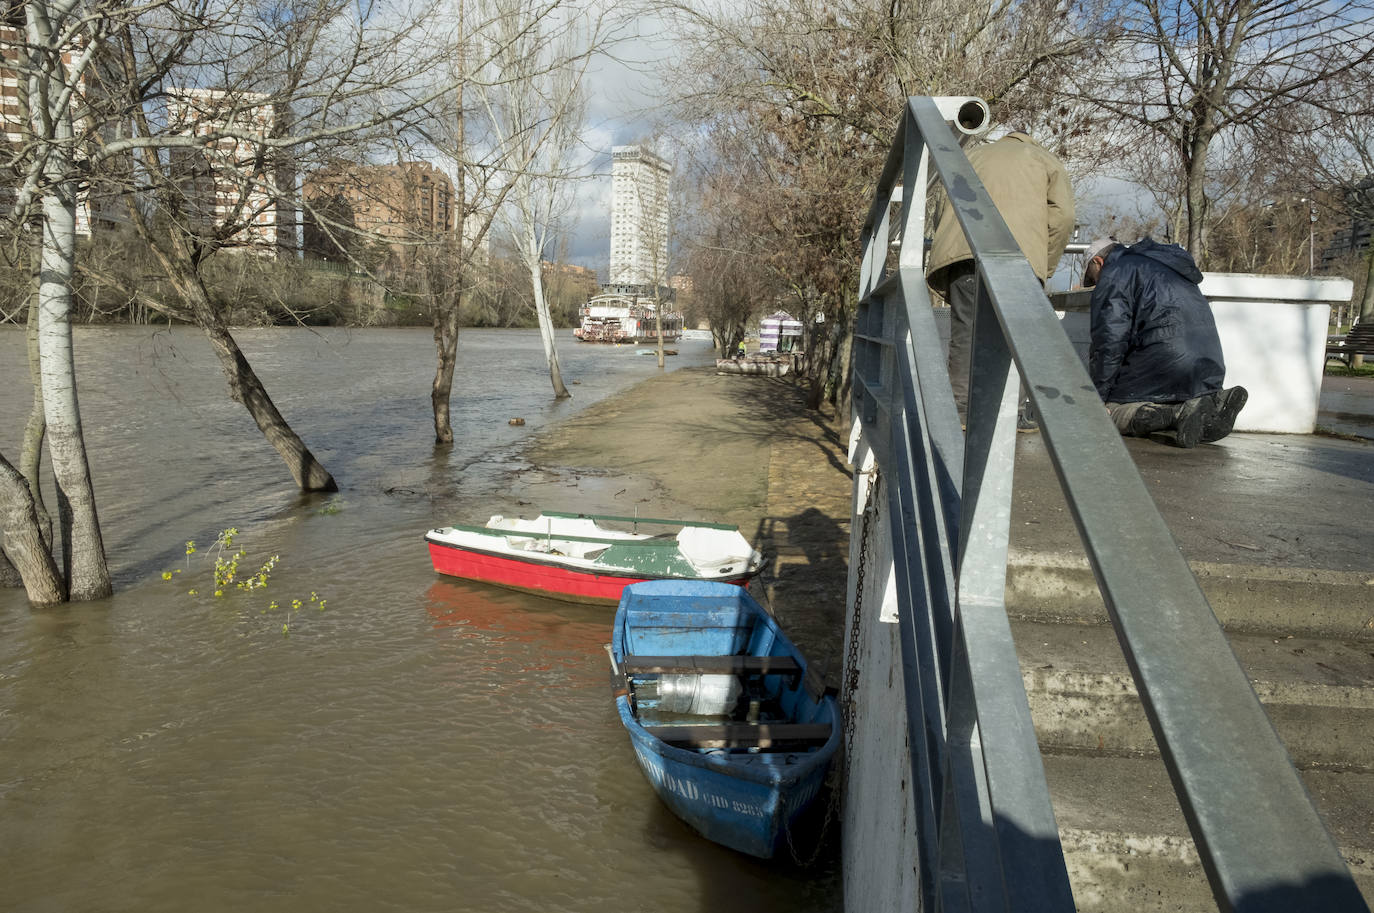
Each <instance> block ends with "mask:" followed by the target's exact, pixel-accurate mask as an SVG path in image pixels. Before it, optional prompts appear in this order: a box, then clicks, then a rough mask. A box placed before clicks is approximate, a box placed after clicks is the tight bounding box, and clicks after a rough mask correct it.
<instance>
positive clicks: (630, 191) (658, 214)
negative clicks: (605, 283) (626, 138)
mask: <svg viewBox="0 0 1374 913" xmlns="http://www.w3.org/2000/svg"><path fill="white" fill-rule="evenodd" d="M672 170H673V169H672V166H671V165H669V164H668V162H667V161H666V160H665V159H663V158H661V157H659V156H657V155H655V154H654V153H652V152H650V151H649V150H648V149H645V148H643V147H642V146H616V147H614V148H613V149H612V150H611V262H610V275H609V284H610V285H654V284H656V283H658V284H661V283H662V282H663V281H664V280H665V278H666V275H667V271H668V227H669V222H668V216H669V212H668V188H669V179H670V177H671V176H672Z"/></svg>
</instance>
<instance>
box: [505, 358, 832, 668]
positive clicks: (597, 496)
mask: <svg viewBox="0 0 1374 913" xmlns="http://www.w3.org/2000/svg"><path fill="white" fill-rule="evenodd" d="M846 443H847V442H846V441H844V440H843V439H842V438H841V436H840V431H839V428H838V426H837V424H836V422H835V421H834V419H833V416H830V415H823V414H820V413H817V412H814V411H811V410H808V409H807V408H806V403H805V393H804V391H803V390H802V389H801V388H799V387H797V386H796V385H794V384H793V383H792V382H791V380H790V379H786V378H770V377H745V376H738V375H728V376H727V375H719V374H716V373H715V370H714V368H689V369H683V370H679V371H675V372H673V373H671V374H663V375H659V376H656V377H652V378H650V379H648V380H646V381H643V382H642V383H640V384H637V385H636V386H634V387H632V388H631V389H630V390H628V391H626V392H624V393H621V394H617V395H615V396H613V397H611V398H609V399H607V400H605V401H603V402H601V403H598V404H597V405H595V406H592V407H591V408H589V409H587V410H586V411H584V412H582V413H580V414H579V415H577V416H576V417H574V418H571V419H569V420H567V421H565V422H562V423H560V424H558V425H557V426H555V427H553V428H551V429H549V430H548V431H545V432H543V433H541V434H540V435H538V436H537V437H536V438H535V439H534V441H533V442H532V443H531V445H530V447H529V449H528V450H527V454H526V455H527V458H528V460H529V462H530V463H531V464H532V465H533V467H535V468H531V469H529V470H527V471H525V472H523V473H522V474H521V478H520V483H521V484H520V487H519V489H518V492H519V497H520V503H521V506H526V505H528V506H530V507H539V506H542V505H546V504H554V503H557V504H561V505H570V504H576V505H577V507H578V508H579V509H582V510H586V511H588V512H591V513H604V514H613V515H619V516H633V515H638V516H652V517H673V518H680V519H693V520H710V521H713V522H723V523H734V524H737V525H738V526H739V527H740V529H741V530H742V531H743V532H744V534H745V536H746V537H748V538H750V539H752V540H753V542H754V545H755V547H757V548H759V549H760V550H761V551H762V552H763V553H764V555H765V559H766V560H765V563H764V570H763V572H762V573H761V574H760V576H759V578H758V580H756V581H755V583H754V584H753V585H752V586H751V587H750V591H751V592H752V593H753V594H754V595H755V596H756V597H758V598H759V599H760V601H762V602H763V603H764V604H765V605H767V606H768V607H769V609H770V610H771V611H772V612H773V613H774V615H775V616H777V618H778V619H779V621H781V622H782V624H783V626H784V628H785V629H786V630H787V631H788V633H789V635H790V636H791V637H792V638H793V639H794V640H796V642H797V644H798V645H799V646H800V647H801V648H802V650H803V651H804V652H805V653H806V654H807V656H808V657H809V658H810V659H811V660H812V661H813V662H814V663H816V664H817V666H818V667H820V668H821V669H822V671H824V672H826V673H827V674H828V675H829V677H830V679H831V681H832V682H837V681H838V677H839V674H840V668H841V666H842V665H843V657H842V655H841V651H842V644H843V636H842V624H843V618H844V603H845V587H846V579H847V574H848V555H849V516H850V497H851V488H850V486H851V484H852V477H851V475H850V471H849V464H848V462H847V460H846V458H845V446H846Z"/></svg>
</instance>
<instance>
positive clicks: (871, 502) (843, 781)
mask: <svg viewBox="0 0 1374 913" xmlns="http://www.w3.org/2000/svg"><path fill="white" fill-rule="evenodd" d="M870 479H871V481H870V482H869V486H868V497H867V498H866V499H865V500H864V510H863V519H862V521H861V524H860V532H859V568H858V572H857V574H856V575H855V586H854V612H853V614H852V615H851V617H850V621H849V644H848V647H847V649H846V657H845V667H844V683H843V689H842V691H841V693H840V715H841V725H842V727H843V730H842V732H843V736H844V763H843V765H842V766H841V768H840V773H839V776H838V777H837V778H836V780H837V781H838V782H832V783H831V785H830V799H829V801H828V802H827V803H826V807H825V820H824V821H823V822H822V823H821V828H820V833H818V834H817V835H816V845H815V847H814V848H813V849H812V851H811V853H810V855H809V856H808V857H807V858H806V859H802V857H801V854H800V853H798V852H797V847H796V845H795V844H794V843H793V842H792V828H791V827H789V826H788V824H787V822H786V820H784V821H783V830H784V832H785V833H786V835H787V849H788V851H789V852H790V853H791V854H792V861H793V862H795V863H797V865H799V866H802V867H803V868H809V867H810V866H811V864H812V863H814V862H815V861H816V857H817V856H819V855H820V852H821V848H822V847H823V846H824V845H825V835H826V834H827V833H829V832H830V826H831V824H832V823H833V822H834V820H835V815H836V814H837V813H838V811H839V806H840V799H841V797H842V796H843V794H844V791H845V789H846V788H847V787H848V785H849V763H850V762H849V759H850V758H851V757H852V756H853V753H854V716H855V713H854V707H855V701H856V698H855V695H856V694H857V693H858V688H859V635H860V633H861V631H862V622H863V606H864V577H865V574H866V572H867V570H868V555H869V543H870V541H871V539H872V536H871V533H872V531H873V521H874V520H876V519H877V515H878V509H879V508H878V504H877V497H878V494H877V493H878V483H879V481H880V479H879V477H878V468H877V467H876V466H875V467H874V468H873V469H872V470H871V471H870Z"/></svg>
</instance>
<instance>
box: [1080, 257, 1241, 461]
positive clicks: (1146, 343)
mask: <svg viewBox="0 0 1374 913" xmlns="http://www.w3.org/2000/svg"><path fill="white" fill-rule="evenodd" d="M1201 281H1202V273H1201V271H1199V270H1198V268H1197V264H1196V263H1194V262H1193V258H1192V257H1191V256H1189V255H1188V252H1187V251H1186V250H1184V249H1183V248H1182V247H1179V246H1178V245H1177V244H1156V243H1155V242H1154V241H1151V240H1150V239H1149V238H1145V239H1144V240H1141V241H1138V242H1136V243H1135V244H1132V245H1130V246H1129V247H1127V246H1124V245H1122V244H1118V243H1116V242H1115V241H1112V240H1110V239H1102V240H1098V241H1094V242H1093V243H1092V244H1091V245H1090V246H1089V248H1088V266H1087V269H1086V271H1085V272H1084V275H1083V284H1084V286H1088V287H1091V288H1092V289H1093V296H1092V348H1091V349H1090V350H1089V353H1088V373H1089V374H1090V375H1091V376H1092V380H1093V383H1094V384H1095V385H1096V386H1097V392H1098V395H1100V396H1101V397H1102V401H1103V402H1104V403H1106V404H1107V411H1108V412H1109V413H1111V416H1112V421H1113V422H1115V423H1116V427H1117V430H1118V431H1120V432H1121V433H1122V434H1125V435H1136V436H1141V437H1144V436H1147V435H1150V434H1155V433H1157V432H1172V433H1173V436H1174V441H1175V443H1177V444H1178V446H1180V447H1195V446H1197V445H1198V444H1199V443H1207V442H1209V441H1219V440H1221V439H1222V438H1224V437H1226V435H1228V434H1230V433H1231V428H1232V426H1234V425H1235V422H1236V416H1237V415H1238V414H1239V413H1240V410H1241V409H1242V407H1244V406H1245V400H1246V399H1247V398H1248V396H1249V394H1248V393H1247V392H1246V390H1245V388H1244V387H1231V388H1229V389H1222V386H1221V383H1222V380H1223V378H1225V376H1226V365H1225V363H1224V362H1223V360H1222V355H1221V340H1220V339H1219V338H1218V337H1217V325H1216V321H1215V320H1214V319H1213V318H1212V308H1211V306H1210V305H1209V304H1208V303H1207V299H1206V298H1204V297H1203V296H1202V292H1201V291H1199V290H1198V283H1200V282H1201Z"/></svg>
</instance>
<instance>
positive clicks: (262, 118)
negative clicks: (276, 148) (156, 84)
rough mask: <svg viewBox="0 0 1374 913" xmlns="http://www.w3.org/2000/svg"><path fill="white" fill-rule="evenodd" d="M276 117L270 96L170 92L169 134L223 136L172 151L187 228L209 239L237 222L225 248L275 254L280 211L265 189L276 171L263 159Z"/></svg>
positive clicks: (191, 91) (241, 93)
mask: <svg viewBox="0 0 1374 913" xmlns="http://www.w3.org/2000/svg"><path fill="white" fill-rule="evenodd" d="M273 113H274V107H273V105H272V104H271V103H270V102H268V101H267V96H266V95H263V94H261V93H258V92H225V91H222V90H220V89H171V90H169V92H168V99H167V122H168V127H169V132H171V133H173V134H176V135H181V136H206V137H209V136H215V135H216V134H227V135H220V136H218V137H216V138H215V139H213V140H211V141H209V144H208V145H205V146H202V147H198V148H190V149H173V150H172V151H171V154H170V158H171V163H172V168H173V173H174V175H175V176H176V178H177V181H178V182H179V184H180V186H181V187H182V201H183V205H184V206H185V209H186V218H187V222H188V223H189V224H190V226H191V227H192V228H194V229H196V230H198V231H202V232H206V233H211V232H218V231H220V230H222V229H223V228H225V227H226V226H231V225H233V224H237V223H242V224H243V227H242V228H240V229H238V230H237V231H235V232H234V233H233V234H232V235H230V236H229V237H228V238H227V239H226V243H228V244H230V245H233V246H237V247H247V248H251V249H253V250H256V251H258V252H261V253H264V254H271V253H273V252H274V251H275V249H276V246H277V207H276V204H275V201H274V198H273V196H272V195H271V194H270V193H268V190H267V187H266V179H267V176H268V175H269V174H271V173H273V172H274V169H273V167H272V165H271V164H270V161H269V159H268V157H267V156H265V155H263V154H262V140H265V139H267V137H268V135H269V134H270V133H271V132H272V124H273Z"/></svg>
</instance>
